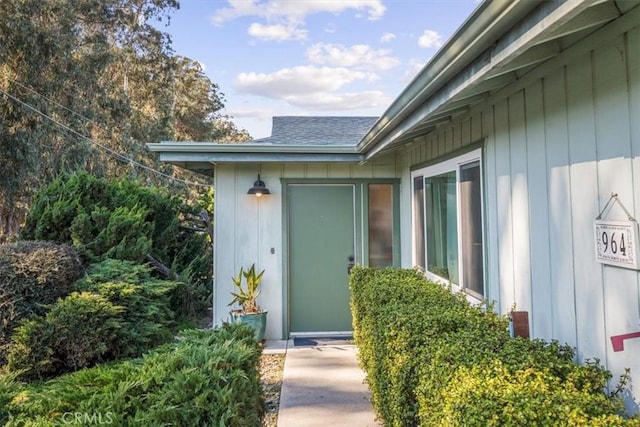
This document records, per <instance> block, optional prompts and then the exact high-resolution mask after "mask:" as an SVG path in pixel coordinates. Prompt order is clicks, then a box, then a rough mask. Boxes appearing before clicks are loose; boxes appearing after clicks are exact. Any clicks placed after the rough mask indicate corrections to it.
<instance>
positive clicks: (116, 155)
mask: <svg viewBox="0 0 640 427" xmlns="http://www.w3.org/2000/svg"><path fill="white" fill-rule="evenodd" d="M14 81H15V80H14ZM19 85H20V86H22V87H25V88H26V89H29V90H31V91H32V92H34V93H35V94H37V95H38V96H41V97H42V98H44V99H46V100H47V101H50V102H53V103H55V104H57V105H60V104H58V103H56V102H55V101H51V100H49V99H48V98H47V97H45V96H44V95H41V94H39V93H38V92H36V91H35V90H33V89H30V88H28V87H26V86H24V85H22V84H19ZM0 93H2V94H3V95H4V96H6V97H8V98H9V99H11V100H13V101H14V102H16V103H18V104H20V105H21V106H23V107H25V108H28V109H29V110H31V111H33V112H34V113H36V114H38V115H40V116H41V117H44V118H45V119H47V120H49V121H51V122H52V123H54V124H56V125H58V126H60V127H61V128H63V129H65V130H67V131H68V132H71V133H72V134H74V135H76V136H78V137H80V138H82V139H84V140H86V141H89V142H90V143H91V144H93V145H95V146H97V147H99V148H101V149H103V150H104V151H106V152H107V153H109V154H110V155H111V156H112V157H114V158H115V159H116V160H120V161H121V162H125V163H129V164H131V165H134V166H137V167H139V168H142V169H146V170H148V171H150V172H153V173H155V174H156V175H159V176H162V177H165V178H168V179H171V180H173V181H176V182H179V183H182V184H185V185H189V186H197V187H205V188H210V187H213V186H212V185H210V184H201V183H199V182H194V181H187V180H184V179H180V178H176V177H173V176H171V175H168V174H166V173H164V172H161V171H159V170H157V169H154V168H152V167H150V166H147V165H145V164H143V163H140V162H138V161H136V160H134V159H132V158H130V157H127V156H125V155H124V154H120V153H118V152H117V151H115V150H113V149H111V148H109V147H107V146H105V145H102V144H100V143H99V142H97V141H94V140H93V139H91V138H89V137H88V136H85V135H83V134H82V133H80V132H78V131H76V130H75V129H73V128H71V127H69V126H67V125H65V124H64V123H62V122H60V121H58V120H56V119H54V118H53V117H51V116H49V115H48V114H46V113H43V112H42V111H40V110H38V109H37V108H36V107H34V106H32V105H30V104H28V103H26V102H24V101H22V100H21V99H19V98H17V97H15V96H13V95H11V94H10V93H8V92H7V91H5V90H4V89H2V88H0ZM62 107H63V108H65V109H66V110H68V111H70V112H71V113H73V114H76V115H78V116H79V117H83V118H84V119H85V120H89V121H91V122H93V120H91V119H88V118H86V117H84V116H82V115H81V114H79V113H76V112H74V111H72V110H69V109H68V108H67V107H64V106H62Z"/></svg>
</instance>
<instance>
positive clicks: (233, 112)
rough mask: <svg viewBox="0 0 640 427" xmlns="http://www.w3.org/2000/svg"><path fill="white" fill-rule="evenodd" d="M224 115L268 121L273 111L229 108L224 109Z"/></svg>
mask: <svg viewBox="0 0 640 427" xmlns="http://www.w3.org/2000/svg"><path fill="white" fill-rule="evenodd" d="M225 111H226V114H227V115H229V116H231V117H233V118H244V117H251V118H259V119H270V118H271V117H272V116H273V110H270V109H266V108H230V109H226V110H225Z"/></svg>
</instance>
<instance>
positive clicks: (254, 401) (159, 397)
mask: <svg viewBox="0 0 640 427" xmlns="http://www.w3.org/2000/svg"><path fill="white" fill-rule="evenodd" d="M260 352H261V350H260V347H259V346H258V344H257V343H256V341H255V340H254V338H253V332H252V331H251V330H250V329H249V328H247V327H246V326H244V325H227V326H223V327H222V328H220V329H216V330H213V331H210V330H209V331H197V330H194V331H189V332H184V333H182V334H181V335H180V336H179V337H178V339H177V342H175V343H173V344H168V345H164V346H162V347H159V348H158V349H156V350H154V351H152V352H151V353H148V354H146V355H145V356H144V357H142V358H140V359H133V360H128V361H122V362H117V363H111V364H105V365H99V366H96V367H94V368H91V369H84V370H82V371H78V372H75V373H72V374H68V375H64V376H61V377H58V378H56V379H54V380H51V381H48V382H46V383H41V384H24V383H20V382H17V381H16V380H15V378H14V377H12V376H10V375H3V376H0V424H3V423H6V425H7V426H21V425H38V426H42V425H64V424H73V422H71V423H70V422H69V420H72V421H73V420H74V419H76V417H80V419H81V420H84V421H85V422H84V423H82V422H79V423H75V424H77V425H87V424H98V423H99V422H97V421H98V420H102V422H103V423H104V424H111V425H118V426H160V425H174V426H214V425H215V426H229V427H234V426H237V427H247V426H248V427H251V426H260V425H261V417H262V412H263V407H262V385H261V383H260V374H259V370H258V363H259V358H260ZM91 420H93V421H94V422H93V423H91V422H89V421H91ZM3 425H4V424H3Z"/></svg>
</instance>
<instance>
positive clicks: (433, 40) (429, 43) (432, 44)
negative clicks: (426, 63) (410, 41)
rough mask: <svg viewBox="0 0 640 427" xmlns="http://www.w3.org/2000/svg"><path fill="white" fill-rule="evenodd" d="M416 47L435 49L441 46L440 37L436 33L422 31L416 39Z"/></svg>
mask: <svg viewBox="0 0 640 427" xmlns="http://www.w3.org/2000/svg"><path fill="white" fill-rule="evenodd" d="M418 46H420V47H424V48H437V47H440V46H442V36H441V35H440V34H438V32H437V31H433V30H424V33H423V34H422V35H421V36H420V38H418Z"/></svg>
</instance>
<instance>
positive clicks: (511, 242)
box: [398, 23, 640, 412]
mask: <svg viewBox="0 0 640 427" xmlns="http://www.w3.org/2000/svg"><path fill="white" fill-rule="evenodd" d="M616 25H617V24H616V23H614V24H610V26H609V27H608V28H605V30H606V32H604V30H601V31H600V33H596V34H595V35H592V36H590V37H589V38H588V39H587V40H583V42H581V43H578V44H577V45H576V46H574V47H572V48H570V49H568V50H566V51H565V52H563V53H562V54H561V55H560V56H559V57H557V58H554V59H553V60H551V61H550V63H547V64H544V65H542V66H541V67H539V69H538V70H534V71H533V72H532V73H530V74H532V75H533V76H532V75H529V76H526V75H525V76H524V78H523V79H521V80H520V81H517V82H516V83H514V84H513V85H512V86H511V87H508V88H505V89H503V90H501V91H500V92H499V93H497V94H494V95H493V96H492V98H490V100H489V101H488V102H486V103H484V104H482V105H480V106H477V107H476V108H474V109H473V110H471V111H470V112H469V113H468V115H466V116H463V117H460V118H458V119H457V120H456V121H454V122H452V123H451V124H450V125H448V126H441V127H439V128H438V129H436V131H434V132H432V133H430V134H428V135H425V136H424V137H423V138H422V140H421V141H420V142H419V143H416V144H413V145H412V146H410V147H407V148H406V149H405V150H404V151H403V152H402V153H401V155H399V157H398V162H399V163H400V165H401V167H402V168H403V171H404V172H403V186H404V187H407V188H410V185H411V182H410V175H409V171H410V169H411V168H413V167H416V166H418V165H421V164H425V163H426V162H433V161H437V159H438V158H439V157H442V156H446V155H448V154H450V153H452V152H455V151H458V150H460V149H463V148H464V147H466V146H470V145H472V144H477V143H482V147H483V159H484V160H483V171H484V212H485V248H486V249H485V250H486V252H485V258H486V273H485V274H486V296H487V298H488V299H489V300H494V301H496V302H497V305H496V307H497V308H498V309H499V310H500V312H501V313H503V314H504V313H508V312H509V311H510V310H511V308H512V307H513V305H514V304H515V307H516V308H517V309H518V310H525V311H528V312H529V315H530V327H531V333H532V336H535V337H541V338H544V339H556V340H559V341H561V342H566V343H568V344H570V345H572V346H575V347H576V348H577V353H578V359H579V360H580V361H584V360H585V359H586V358H598V359H600V362H601V363H602V364H604V365H605V366H606V367H607V368H608V369H610V370H611V371H612V372H613V374H614V379H613V383H615V382H616V381H617V378H618V376H619V375H620V374H621V373H622V372H623V370H624V368H631V374H632V377H633V378H634V379H635V383H638V381H640V358H638V354H640V339H634V340H628V341H625V344H624V351H620V352H614V351H613V348H612V345H611V341H610V338H611V336H615V335H620V334H625V333H630V332H636V331H640V274H639V273H638V272H637V271H634V270H629V269H624V268H618V267H612V266H604V265H602V264H599V263H597V262H596V261H595V242H594V231H593V226H594V219H595V218H596V216H597V215H598V214H599V212H600V210H601V209H602V208H603V207H604V205H605V204H606V203H607V201H608V200H609V197H610V195H611V193H617V194H618V196H619V200H620V201H621V202H622V203H623V204H624V205H625V206H626V207H627V209H629V211H630V213H631V215H633V216H634V217H636V218H638V217H640V29H639V27H638V24H635V27H632V28H631V29H629V28H628V26H627V27H625V28H624V29H623V30H620V31H618V32H615V29H616V28H618V27H617V26H616ZM535 73H537V74H535ZM410 205H411V200H410V195H408V194H405V198H404V199H403V208H404V210H403V212H402V215H403V236H404V241H408V237H409V236H410V228H411V225H410V224H411V212H410V210H409V209H408V207H409V206H410ZM606 219H617V220H626V219H627V217H626V215H625V213H624V211H623V210H622V209H620V208H619V206H615V207H614V208H613V209H612V210H611V211H610V214H609V215H608V216H607V218H606ZM403 249H404V252H403V260H405V266H409V265H408V261H407V260H411V253H409V252H408V251H409V249H410V248H409V249H408V248H407V247H405V248H403ZM632 393H633V395H634V396H633V399H635V401H636V402H640V388H638V387H635V390H632ZM629 402H630V400H629V401H628V403H629ZM631 405H632V407H630V408H629V409H630V410H631V411H635V412H637V411H638V408H637V406H634V405H637V404H633V403H631Z"/></svg>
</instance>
